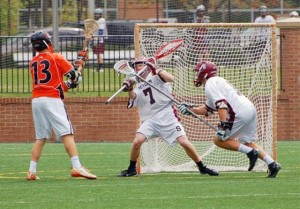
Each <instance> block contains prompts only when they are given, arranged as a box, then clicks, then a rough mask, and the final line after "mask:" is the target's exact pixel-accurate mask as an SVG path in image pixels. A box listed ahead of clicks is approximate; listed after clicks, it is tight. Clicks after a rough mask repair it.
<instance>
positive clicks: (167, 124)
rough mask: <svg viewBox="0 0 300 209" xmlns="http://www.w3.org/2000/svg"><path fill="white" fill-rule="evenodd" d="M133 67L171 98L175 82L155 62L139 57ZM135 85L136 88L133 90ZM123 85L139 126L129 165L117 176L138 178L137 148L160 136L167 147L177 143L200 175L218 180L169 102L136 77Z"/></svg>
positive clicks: (138, 149) (128, 79) (129, 105)
mask: <svg viewBox="0 0 300 209" xmlns="http://www.w3.org/2000/svg"><path fill="white" fill-rule="evenodd" d="M132 67H133V68H134V70H135V72H136V73H139V75H140V77H142V78H143V79H145V80H146V81H147V82H149V83H151V84H153V85H154V86H156V87H157V88H159V89H160V90H161V91H162V92H164V93H165V94H168V95H170V96H172V89H171V86H170V85H169V84H168V82H172V81H173V80H174V77H173V75H171V74H170V73H168V72H167V71H165V70H163V69H162V68H161V67H159V66H157V64H156V60H155V59H154V58H144V57H140V58H137V59H135V60H134V61H133V63H132ZM134 84H136V87H135V88H134ZM123 85H126V88H125V91H127V92H128V95H129V102H128V108H132V107H136V108H137V109H138V112H139V116H140V121H141V125H140V127H139V128H138V130H137V131H136V134H135V138H134V140H133V143H132V148H131V153H130V164H129V166H128V168H127V169H126V170H123V171H122V172H121V173H120V174H118V176H120V177H130V176H137V175H138V174H137V171H136V162H137V159H138V156H139V154H140V148H141V146H142V144H143V143H144V142H145V141H146V140H151V139H152V138H154V137H158V136H160V137H161V138H162V139H163V140H164V141H165V142H166V143H167V144H169V145H170V146H174V145H176V144H177V143H179V144H180V145H181V146H182V147H183V148H184V150H185V152H186V153H187V155H188V156H189V157H190V158H191V159H192V160H193V161H194V162H195V163H196V165H197V166H198V168H199V171H200V173H201V174H208V175H210V176H218V175H219V173H218V172H217V171H214V170H212V169H209V168H208V167H206V166H205V165H204V164H203V162H202V161H201V159H200V156H199V155H198V153H197V151H196V149H195V147H194V145H193V144H192V143H191V142H190V141H189V140H188V138H187V136H186V134H185V131H184V128H183V126H182V124H181V123H180V121H179V120H180V119H179V117H178V115H177V112H176V110H175V108H174V106H173V103H172V101H171V99H170V98H167V97H165V96H164V95H163V94H161V93H159V92H158V91H157V90H155V89H154V88H153V87H151V86H150V85H148V84H147V83H146V82H143V81H142V80H141V79H136V78H135V77H129V78H128V77H127V78H125V80H124V83H123Z"/></svg>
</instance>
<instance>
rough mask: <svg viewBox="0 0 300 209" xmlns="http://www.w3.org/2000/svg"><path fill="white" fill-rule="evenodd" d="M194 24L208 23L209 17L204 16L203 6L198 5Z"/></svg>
mask: <svg viewBox="0 0 300 209" xmlns="http://www.w3.org/2000/svg"><path fill="white" fill-rule="evenodd" d="M195 22H196V23H209V22H210V20H209V16H206V15H205V6H203V5H202V4H201V5H199V6H198V7H197V9H196V21H195Z"/></svg>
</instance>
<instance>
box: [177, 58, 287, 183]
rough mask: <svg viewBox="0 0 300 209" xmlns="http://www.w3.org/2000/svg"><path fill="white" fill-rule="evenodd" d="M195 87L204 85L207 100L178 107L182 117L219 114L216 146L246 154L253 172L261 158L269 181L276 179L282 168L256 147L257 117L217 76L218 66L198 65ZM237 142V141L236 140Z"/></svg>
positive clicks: (240, 97) (226, 83)
mask: <svg viewBox="0 0 300 209" xmlns="http://www.w3.org/2000/svg"><path fill="white" fill-rule="evenodd" d="M194 71H195V74H196V76H195V80H194V85H195V86H196V87H199V86H201V85H202V84H203V86H204V87H205V94H206V97H207V101H206V104H205V105H203V106H201V107H189V106H188V105H186V104H180V105H178V109H179V110H180V112H181V113H182V114H183V115H190V112H189V110H190V111H193V112H194V113H196V114H198V115H206V116H209V115H211V114H212V113H213V112H214V111H216V112H218V116H219V120H220V121H219V124H218V128H217V132H216V136H215V137H214V138H213V142H214V143H215V144H216V145H217V146H218V147H221V148H223V149H227V150H232V151H238V152H241V153H244V154H246V155H247V157H248V158H249V168H248V171H251V170H252V169H253V168H254V166H255V163H256V161H257V159H258V158H260V159H262V160H263V161H264V162H265V163H266V164H267V165H268V169H269V174H268V176H267V177H268V178H275V177H276V175H277V173H278V172H279V170H280V169H281V166H280V164H279V163H277V162H275V161H274V160H273V159H272V158H271V157H270V156H269V155H268V154H267V153H266V152H265V151H264V149H263V148H262V147H260V146H258V145H257V144H255V143H254V141H255V139H256V137H257V135H256V131H257V115H256V109H255V106H254V105H253V104H252V102H251V101H250V100H249V99H248V98H246V97H245V96H244V95H242V94H241V93H240V92H239V91H237V90H236V89H235V88H234V87H233V86H232V85H231V84H230V83H229V82H228V81H227V80H225V79H224V78H221V77H219V76H217V66H216V65H215V64H214V63H212V62H199V63H198V64H197V66H196V67H195V69H194ZM236 139H237V140H236Z"/></svg>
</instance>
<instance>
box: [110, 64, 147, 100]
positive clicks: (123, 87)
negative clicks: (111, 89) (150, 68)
mask: <svg viewBox="0 0 300 209" xmlns="http://www.w3.org/2000/svg"><path fill="white" fill-rule="evenodd" d="M146 69H147V66H145V67H144V68H143V69H142V70H140V71H139V72H138V73H137V74H135V76H139V75H140V74H141V73H142V72H143V71H144V70H146ZM125 88H126V85H124V86H122V87H121V88H120V89H119V90H118V91H117V92H116V93H114V94H113V95H112V96H111V97H110V98H109V99H108V100H106V102H105V104H109V103H110V102H111V101H112V100H113V99H114V98H115V97H116V96H117V95H118V94H120V93H121V92H122V91H123V90H124V89H125Z"/></svg>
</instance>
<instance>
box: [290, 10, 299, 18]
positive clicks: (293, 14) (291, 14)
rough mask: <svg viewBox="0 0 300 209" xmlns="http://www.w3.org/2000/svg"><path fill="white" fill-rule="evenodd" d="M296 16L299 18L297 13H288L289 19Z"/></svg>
mask: <svg viewBox="0 0 300 209" xmlns="http://www.w3.org/2000/svg"><path fill="white" fill-rule="evenodd" d="M298 16H299V14H298V12H297V11H292V12H291V13H290V17H298Z"/></svg>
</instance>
